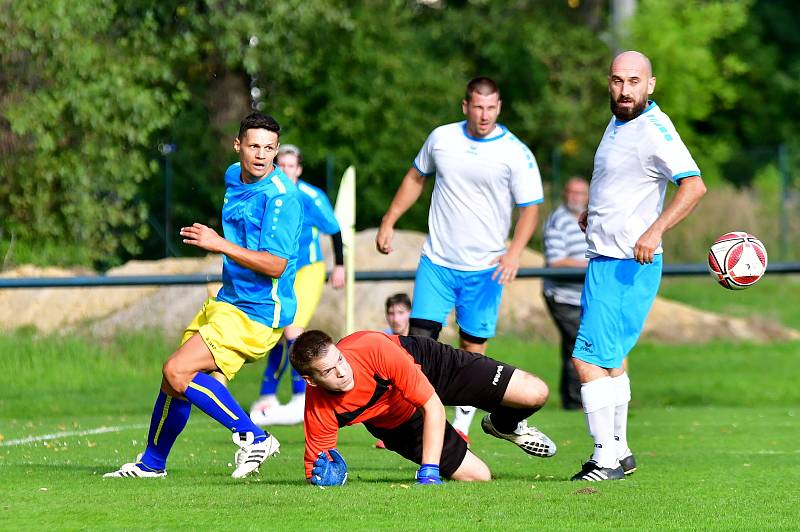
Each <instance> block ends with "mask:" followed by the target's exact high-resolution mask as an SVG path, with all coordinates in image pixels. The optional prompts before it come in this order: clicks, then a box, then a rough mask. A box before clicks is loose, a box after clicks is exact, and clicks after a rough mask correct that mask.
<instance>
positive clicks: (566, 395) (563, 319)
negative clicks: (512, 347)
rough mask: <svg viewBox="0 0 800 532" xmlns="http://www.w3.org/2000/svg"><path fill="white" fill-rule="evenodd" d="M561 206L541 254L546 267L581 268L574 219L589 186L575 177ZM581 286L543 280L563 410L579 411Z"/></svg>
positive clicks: (582, 239)
mask: <svg viewBox="0 0 800 532" xmlns="http://www.w3.org/2000/svg"><path fill="white" fill-rule="evenodd" d="M562 196H563V200H564V201H563V203H562V204H561V205H559V206H558V208H557V209H556V210H555V211H553V213H552V214H551V215H550V217H549V218H548V219H547V222H546V223H545V226H544V255H545V261H546V264H547V266H548V267H550V268H585V267H586V265H587V263H588V259H587V258H586V248H587V244H586V235H585V234H584V233H583V231H581V228H580V227H579V226H578V216H579V215H580V214H581V213H582V212H583V211H584V210H586V206H587V205H588V204H589V183H588V182H587V181H586V179H584V178H582V177H579V176H575V177H572V178H570V179H569V180H568V181H567V183H566V185H565V186H564V190H563V193H562ZM582 288H583V283H580V282H578V283H574V282H563V281H557V280H553V279H545V280H544V299H545V302H546V303H547V310H548V311H549V312H550V316H551V317H552V318H553V321H554V322H555V324H556V327H558V332H559V333H560V334H561V382H560V386H559V393H560V395H561V405H562V406H563V407H564V408H565V409H566V410H577V409H579V408H581V406H582V403H581V382H580V380H579V379H578V374H577V373H576V371H575V367H574V366H573V364H572V350H573V348H574V346H575V337H576V336H577V334H578V326H579V325H580V322H581V290H582Z"/></svg>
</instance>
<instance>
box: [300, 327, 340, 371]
mask: <svg viewBox="0 0 800 532" xmlns="http://www.w3.org/2000/svg"><path fill="white" fill-rule="evenodd" d="M330 345H333V338H331V337H330V336H328V335H327V334H325V333H324V332H322V331H316V330H310V331H306V332H304V333H303V334H301V335H300V336H298V337H297V340H295V341H294V344H293V345H292V349H291V353H290V354H289V361H290V362H291V363H292V367H293V368H294V369H295V371H297V373H299V374H300V375H310V374H311V362H313V361H314V360H316V359H318V358H320V357H321V356H323V355H325V352H326V351H327V349H328V346H330Z"/></svg>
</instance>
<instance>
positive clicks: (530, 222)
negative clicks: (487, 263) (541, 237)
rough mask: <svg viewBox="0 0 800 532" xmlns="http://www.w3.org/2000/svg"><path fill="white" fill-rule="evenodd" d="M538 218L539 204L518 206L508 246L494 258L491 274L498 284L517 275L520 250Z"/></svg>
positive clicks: (533, 229)
mask: <svg viewBox="0 0 800 532" xmlns="http://www.w3.org/2000/svg"><path fill="white" fill-rule="evenodd" d="M538 219H539V205H538V204H534V205H528V206H526V207H520V209H519V219H518V220H517V224H516V225H515V226H514V237H513V238H512V239H511V244H510V245H509V246H508V250H506V252H505V254H503V255H500V256H499V257H497V258H496V259H495V263H496V264H497V269H496V270H495V271H494V273H493V274H492V279H495V280H497V282H498V283H500V284H506V283H510V282H511V281H513V280H514V279H515V278H516V277H517V271H519V260H520V256H521V255H522V250H523V249H525V246H527V245H528V242H530V240H531V237H532V236H533V232H534V231H535V230H536V222H537V221H538Z"/></svg>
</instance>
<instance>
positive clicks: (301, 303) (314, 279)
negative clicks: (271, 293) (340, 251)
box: [292, 261, 325, 329]
mask: <svg viewBox="0 0 800 532" xmlns="http://www.w3.org/2000/svg"><path fill="white" fill-rule="evenodd" d="M324 287H325V262H324V261H318V262H312V263H311V264H307V265H305V266H303V267H302V268H300V269H299V270H297V277H295V278H294V293H295V296H296V297H297V312H296V313H295V315H294V322H292V325H293V326H294V327H302V328H303V329H305V328H306V327H308V322H310V321H311V317H312V316H313V315H314V312H316V310H317V305H319V299H320V298H321V297H322V289H323V288H324Z"/></svg>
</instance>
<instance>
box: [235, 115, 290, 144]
mask: <svg viewBox="0 0 800 532" xmlns="http://www.w3.org/2000/svg"><path fill="white" fill-rule="evenodd" d="M248 129H266V130H267V131H272V132H273V133H275V134H276V135H278V138H280V136H281V126H280V124H278V122H277V121H276V120H275V119H274V118H272V117H271V116H269V115H264V114H261V113H258V112H255V113H250V114H249V115H247V116H246V117H244V118H243V119H242V122H241V123H240V124H239V140H242V139H244V135H245V133H247V130H248Z"/></svg>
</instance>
